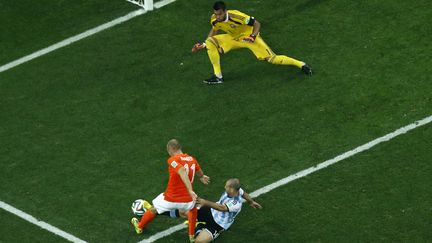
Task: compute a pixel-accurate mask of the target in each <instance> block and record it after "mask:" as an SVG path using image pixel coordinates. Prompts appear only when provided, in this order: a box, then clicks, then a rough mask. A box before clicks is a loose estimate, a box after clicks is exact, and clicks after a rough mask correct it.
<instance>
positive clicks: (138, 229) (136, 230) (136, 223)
mask: <svg viewBox="0 0 432 243" xmlns="http://www.w3.org/2000/svg"><path fill="white" fill-rule="evenodd" d="M131 224H132V225H133V227H134V228H135V232H136V233H137V234H141V233H142V232H143V230H142V229H140V228H139V227H138V219H137V218H132V219H131Z"/></svg>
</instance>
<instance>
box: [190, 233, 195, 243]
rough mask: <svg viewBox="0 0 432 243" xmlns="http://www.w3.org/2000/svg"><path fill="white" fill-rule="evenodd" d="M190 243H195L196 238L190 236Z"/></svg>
mask: <svg viewBox="0 0 432 243" xmlns="http://www.w3.org/2000/svg"><path fill="white" fill-rule="evenodd" d="M189 242H190V243H194V242H195V236H194V235H189Z"/></svg>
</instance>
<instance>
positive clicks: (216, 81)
mask: <svg viewBox="0 0 432 243" xmlns="http://www.w3.org/2000/svg"><path fill="white" fill-rule="evenodd" d="M203 82H204V83H206V84H221V83H223V79H222V78H218V77H216V75H213V76H211V78H208V79H205V80H204V81H203Z"/></svg>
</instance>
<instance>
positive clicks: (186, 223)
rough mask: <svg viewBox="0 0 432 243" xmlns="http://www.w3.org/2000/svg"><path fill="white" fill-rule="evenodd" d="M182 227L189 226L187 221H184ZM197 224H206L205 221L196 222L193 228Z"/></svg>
mask: <svg viewBox="0 0 432 243" xmlns="http://www.w3.org/2000/svg"><path fill="white" fill-rule="evenodd" d="M183 224H184V225H189V221H187V220H186V221H184V222H183ZM199 224H207V223H206V222H205V221H196V223H195V227H197V226H198V225H199Z"/></svg>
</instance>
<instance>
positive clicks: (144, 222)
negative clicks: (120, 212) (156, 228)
mask: <svg viewBox="0 0 432 243" xmlns="http://www.w3.org/2000/svg"><path fill="white" fill-rule="evenodd" d="M155 217H156V214H154V213H152V211H151V210H147V211H146V212H145V213H144V215H143V216H142V218H141V220H140V222H139V224H138V227H139V228H140V229H143V228H144V227H145V226H146V225H147V224H148V223H150V222H151V221H152V220H153V219H154V218H155Z"/></svg>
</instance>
